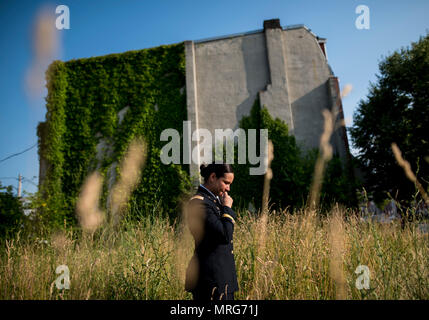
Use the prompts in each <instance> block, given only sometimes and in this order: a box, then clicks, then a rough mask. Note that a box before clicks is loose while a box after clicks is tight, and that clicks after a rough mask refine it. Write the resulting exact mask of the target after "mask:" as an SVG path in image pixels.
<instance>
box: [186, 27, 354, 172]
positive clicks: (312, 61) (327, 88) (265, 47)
mask: <svg viewBox="0 0 429 320" xmlns="http://www.w3.org/2000/svg"><path fill="white" fill-rule="evenodd" d="M185 50H186V92H187V112H188V119H189V120H191V122H192V131H194V130H196V129H197V128H205V129H208V130H210V131H211V132H212V135H214V130H215V129H217V128H222V129H225V128H231V129H233V130H235V129H237V128H238V123H239V121H240V119H241V118H242V117H243V116H246V115H248V114H249V113H250V110H251V108H252V106H253V103H254V101H255V99H256V98H257V97H258V96H259V99H260V103H261V105H265V107H266V108H267V109H268V111H269V112H270V114H271V116H272V117H273V118H276V117H278V118H280V119H282V120H284V121H285V122H286V123H287V125H288V128H289V132H290V133H291V134H293V135H294V136H295V138H296V140H297V142H298V144H300V145H301V146H302V147H303V148H304V149H309V148H318V147H319V143H320V136H321V134H322V132H323V126H324V119H323V116H322V110H323V109H328V110H331V109H332V107H333V106H335V105H337V106H338V107H339V118H340V119H343V118H344V116H343V112H342V106H341V97H340V92H339V84H338V78H337V77H335V76H334V74H333V72H332V70H331V68H330V66H329V64H328V59H327V50H326V39H324V38H319V37H318V36H316V35H315V34H314V33H312V32H311V31H310V30H309V29H308V28H307V27H305V26H304V25H295V26H289V27H285V28H282V27H281V25H280V21H279V19H274V20H266V21H264V28H263V29H261V30H256V31H250V32H246V33H241V34H233V35H228V36H222V37H216V38H210V39H204V40H198V41H186V42H185ZM193 143H194V144H196V142H193ZM331 143H332V145H333V150H334V153H336V154H338V155H339V156H340V157H341V158H343V159H347V158H348V157H349V154H350V153H349V146H348V141H347V135H346V131H345V128H344V127H340V128H339V129H337V130H336V131H335V132H334V134H333V136H332V139H331ZM194 147H195V146H194V145H193V146H192V149H193V148H194ZM190 170H191V174H192V173H194V174H195V173H196V172H198V166H197V164H192V165H191V169H190Z"/></svg>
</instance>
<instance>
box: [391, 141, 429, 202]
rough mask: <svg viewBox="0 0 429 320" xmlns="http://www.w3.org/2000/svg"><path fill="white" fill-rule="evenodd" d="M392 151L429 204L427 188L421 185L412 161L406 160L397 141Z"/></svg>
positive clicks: (393, 144)
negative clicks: (412, 166)
mask: <svg viewBox="0 0 429 320" xmlns="http://www.w3.org/2000/svg"><path fill="white" fill-rule="evenodd" d="M392 151H393V154H394V155H395V158H396V161H397V162H398V164H399V165H400V166H401V167H402V169H404V172H405V175H406V176H407V178H408V179H410V181H411V182H413V183H414V184H415V185H416V187H417V189H418V190H419V192H420V194H421V195H422V197H423V199H424V200H425V202H426V203H427V204H429V197H428V195H427V193H426V191H425V189H424V188H423V186H422V185H421V183H420V182H419V180H418V179H417V177H416V175H415V174H414V172H413V171H412V170H411V166H410V163H409V162H408V161H407V160H405V159H404V158H402V152H401V150H400V149H399V147H398V145H397V144H396V143H392Z"/></svg>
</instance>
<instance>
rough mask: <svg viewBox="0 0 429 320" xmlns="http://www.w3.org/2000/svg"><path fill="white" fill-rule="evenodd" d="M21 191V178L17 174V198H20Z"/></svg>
mask: <svg viewBox="0 0 429 320" xmlns="http://www.w3.org/2000/svg"><path fill="white" fill-rule="evenodd" d="M21 189H22V176H21V174H20V173H19V174H18V197H19V198H21Z"/></svg>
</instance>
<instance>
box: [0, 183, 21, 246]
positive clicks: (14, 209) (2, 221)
mask: <svg viewBox="0 0 429 320" xmlns="http://www.w3.org/2000/svg"><path fill="white" fill-rule="evenodd" d="M2 190H5V191H2ZM23 218H24V211H23V208H22V204H21V201H20V200H19V198H18V197H16V196H15V195H14V194H13V193H12V186H8V187H3V186H2V185H1V183H0V238H5V237H8V236H11V235H13V234H14V233H15V232H16V231H18V230H19V228H20V226H21V223H22V220H23Z"/></svg>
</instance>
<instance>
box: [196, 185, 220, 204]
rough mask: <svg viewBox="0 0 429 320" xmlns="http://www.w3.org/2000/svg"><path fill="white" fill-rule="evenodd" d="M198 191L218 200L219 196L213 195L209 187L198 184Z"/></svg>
mask: <svg viewBox="0 0 429 320" xmlns="http://www.w3.org/2000/svg"><path fill="white" fill-rule="evenodd" d="M198 191H200V192H203V193H205V194H207V195H208V196H209V197H210V198H213V199H214V200H218V201H219V198H218V197H217V196H215V195H214V193H213V192H211V191H210V190H209V189H207V188H206V187H204V186H203V185H202V184H200V186H199V187H198Z"/></svg>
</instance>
